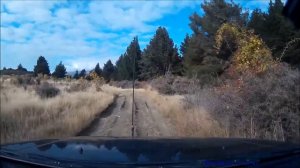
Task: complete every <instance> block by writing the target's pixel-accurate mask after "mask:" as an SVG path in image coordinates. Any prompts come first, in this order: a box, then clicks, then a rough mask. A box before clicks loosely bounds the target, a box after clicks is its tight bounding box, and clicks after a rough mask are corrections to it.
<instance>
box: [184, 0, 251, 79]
mask: <svg viewBox="0 0 300 168" xmlns="http://www.w3.org/2000/svg"><path fill="white" fill-rule="evenodd" d="M201 7H202V9H203V11H204V14H203V15H202V16H199V15H198V14H197V13H194V14H193V15H191V16H190V21H191V22H190V28H191V29H192V31H193V34H192V35H191V36H190V37H189V39H188V45H187V47H185V48H182V49H183V53H182V54H183V58H184V69H185V72H186V75H188V76H193V75H195V74H196V75H197V76H201V75H206V76H211V75H215V74H219V73H221V72H222V67H223V65H222V64H224V62H225V61H227V60H228V59H229V58H230V55H231V54H232V52H231V51H230V49H228V47H225V48H224V49H225V50H221V52H218V53H217V52H216V50H215V48H214V45H215V39H214V38H215V34H216V32H217V30H218V29H219V27H220V26H221V25H222V24H224V23H234V24H236V25H239V26H241V27H243V26H245V25H246V23H247V18H248V13H247V12H242V8H241V7H240V6H239V5H237V4H235V3H233V2H232V1H231V2H230V3H228V2H226V1H225V0H211V1H205V2H204V3H203V4H202V5H201ZM185 43H186V42H183V44H184V45H186V44H185ZM222 51H223V52H222ZM218 54H220V55H218Z"/></svg>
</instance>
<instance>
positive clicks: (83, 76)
mask: <svg viewBox="0 0 300 168" xmlns="http://www.w3.org/2000/svg"><path fill="white" fill-rule="evenodd" d="M78 76H79V78H85V76H86V71H85V69H83V70H81V71H80V73H79V75H78Z"/></svg>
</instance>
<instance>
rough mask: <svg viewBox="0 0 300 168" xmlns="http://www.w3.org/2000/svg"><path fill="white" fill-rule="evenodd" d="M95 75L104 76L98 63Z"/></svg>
mask: <svg viewBox="0 0 300 168" xmlns="http://www.w3.org/2000/svg"><path fill="white" fill-rule="evenodd" d="M95 73H96V74H97V75H98V76H102V69H101V68H100V66H99V63H97V65H96V67H95Z"/></svg>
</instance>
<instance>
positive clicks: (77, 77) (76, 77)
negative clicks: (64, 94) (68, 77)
mask: <svg viewBox="0 0 300 168" xmlns="http://www.w3.org/2000/svg"><path fill="white" fill-rule="evenodd" d="M73 78H74V79H79V74H78V70H76V71H75V74H74V76H73Z"/></svg>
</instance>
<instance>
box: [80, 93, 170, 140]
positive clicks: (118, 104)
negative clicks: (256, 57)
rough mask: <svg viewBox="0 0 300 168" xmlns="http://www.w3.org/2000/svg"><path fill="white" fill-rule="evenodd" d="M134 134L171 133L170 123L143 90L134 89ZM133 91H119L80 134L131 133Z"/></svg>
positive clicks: (165, 134) (122, 134)
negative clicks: (108, 105) (112, 101)
mask: <svg viewBox="0 0 300 168" xmlns="http://www.w3.org/2000/svg"><path fill="white" fill-rule="evenodd" d="M134 103H135V110H134V113H135V114H134V116H135V117H134V120H133V121H134V128H135V131H134V136H136V137H146V136H172V129H171V126H170V124H169V123H168V122H167V121H166V120H165V119H164V117H163V116H162V115H161V114H160V113H159V111H157V110H156V108H155V107H154V106H153V105H152V104H151V103H150V101H149V100H147V97H146V96H144V95H143V92H140V91H136V93H135V101H134ZM131 114H132V91H130V90H124V91H121V92H119V93H117V96H116V98H115V100H114V103H113V104H112V105H111V106H110V107H108V109H107V110H105V111H104V112H102V113H101V114H100V115H99V116H97V117H96V118H95V120H94V121H93V122H92V123H91V125H90V126H89V127H87V128H86V129H84V130H82V131H81V132H80V133H79V134H78V135H79V136H113V137H130V136H131V134H132V133H131V132H132V131H131V128H132V116H131Z"/></svg>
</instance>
